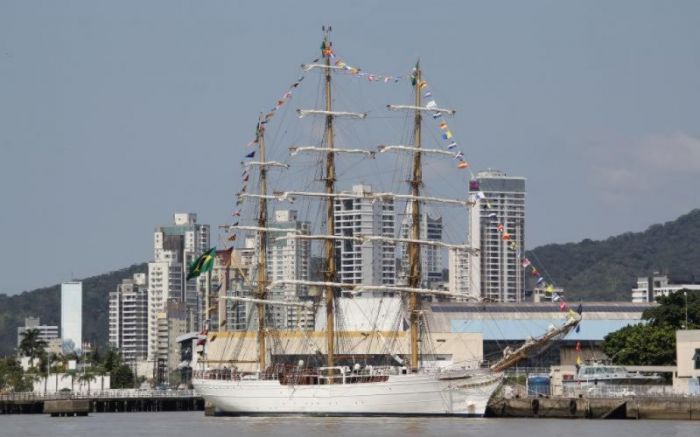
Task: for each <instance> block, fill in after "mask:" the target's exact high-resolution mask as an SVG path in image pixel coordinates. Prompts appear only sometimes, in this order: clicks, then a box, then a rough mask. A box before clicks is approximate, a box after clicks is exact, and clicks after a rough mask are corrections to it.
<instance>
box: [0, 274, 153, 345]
mask: <svg viewBox="0 0 700 437" xmlns="http://www.w3.org/2000/svg"><path fill="white" fill-rule="evenodd" d="M146 269H147V265H146V264H135V265H132V266H131V267H127V268H125V269H121V270H117V271H114V272H110V273H105V274H102V275H97V276H92V277H90V278H86V279H83V280H82V281H83V341H87V342H90V343H92V344H97V345H100V346H102V345H106V344H107V341H108V338H107V337H108V335H109V332H108V311H109V309H108V302H109V301H108V298H109V293H110V292H111V291H114V290H116V287H117V284H119V283H120V282H121V280H122V279H124V278H130V277H131V276H132V275H133V274H134V273H139V272H146ZM29 316H38V317H40V318H41V323H42V324H44V325H57V326H60V321H61V286H60V285H53V286H51V287H46V288H38V289H36V290H32V291H25V292H24V293H21V294H17V295H13V296H7V295H4V294H0V356H4V355H7V354H10V353H13V351H14V349H15V347H16V346H17V327H18V326H24V318H25V317H29Z"/></svg>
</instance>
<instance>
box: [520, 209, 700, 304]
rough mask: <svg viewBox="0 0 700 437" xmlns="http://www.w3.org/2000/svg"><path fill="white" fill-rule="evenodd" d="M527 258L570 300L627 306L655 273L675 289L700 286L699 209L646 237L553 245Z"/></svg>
mask: <svg viewBox="0 0 700 437" xmlns="http://www.w3.org/2000/svg"><path fill="white" fill-rule="evenodd" d="M528 256H529V257H530V260H531V261H532V262H533V264H535V265H536V266H537V268H538V269H540V270H541V271H544V272H546V277H547V279H551V280H553V281H554V282H555V283H556V284H557V285H558V286H562V287H564V288H565V289H566V295H567V297H568V299H569V300H572V301H573V300H579V299H582V300H625V301H628V300H629V299H630V289H632V288H634V287H635V286H636V278H637V276H645V275H648V274H650V273H653V272H655V271H658V272H661V273H665V274H668V275H669V277H670V279H671V280H672V281H673V282H676V283H681V282H683V283H689V282H691V283H692V282H697V281H700V209H695V210H693V211H691V212H690V213H688V214H685V215H683V216H681V217H679V218H678V219H676V220H674V221H670V222H667V223H664V224H663V225H653V226H651V227H649V229H647V230H646V231H644V232H637V233H631V232H628V233H625V234H622V235H618V236H616V237H610V238H608V239H607V240H602V241H591V240H583V241H581V242H580V243H569V244H549V245H546V246H541V247H538V248H536V249H534V250H532V251H531V252H530V253H529V254H528Z"/></svg>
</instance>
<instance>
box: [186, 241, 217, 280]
mask: <svg viewBox="0 0 700 437" xmlns="http://www.w3.org/2000/svg"><path fill="white" fill-rule="evenodd" d="M215 257H216V247H212V248H211V249H209V250H207V251H206V252H204V253H203V254H202V255H201V256H200V257H199V258H197V259H196V260H195V261H194V262H193V263H192V264H190V270H189V272H188V273H187V280H188V281H189V280H190V279H192V278H196V277H197V276H199V275H201V274H202V273H206V272H210V271H211V269H212V267H214V258H215Z"/></svg>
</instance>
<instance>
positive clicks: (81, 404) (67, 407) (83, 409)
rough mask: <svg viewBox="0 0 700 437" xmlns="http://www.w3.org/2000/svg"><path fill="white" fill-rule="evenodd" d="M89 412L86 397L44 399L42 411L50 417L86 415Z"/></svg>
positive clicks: (88, 403)
mask: <svg viewBox="0 0 700 437" xmlns="http://www.w3.org/2000/svg"><path fill="white" fill-rule="evenodd" d="M89 412H90V401H89V400H87V399H76V400H72V399H65V400H56V401H44V413H45V414H50V415H51V417H59V416H61V417H64V416H87V415H88V413H89Z"/></svg>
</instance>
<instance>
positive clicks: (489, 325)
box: [450, 318, 640, 341]
mask: <svg viewBox="0 0 700 437" xmlns="http://www.w3.org/2000/svg"><path fill="white" fill-rule="evenodd" d="M562 322H563V320H552V319H525V320H513V319H510V320H467V319H461V320H460V319H452V320H451V323H450V330H451V332H454V333H462V332H479V333H481V334H482V335H483V336H484V340H486V341H488V340H492V341H499V340H501V341H504V340H525V339H526V338H527V337H538V336H540V335H542V334H544V333H545V332H547V328H548V327H549V325H551V324H555V325H558V324H561V323H562ZM637 323H640V321H639V320H630V319H625V320H616V319H611V320H586V319H585V318H584V319H583V320H582V321H581V323H580V325H579V326H580V329H579V332H576V331H575V330H572V331H571V332H569V334H568V335H567V336H566V337H565V339H566V340H586V341H602V340H603V338H604V337H605V336H606V335H608V334H609V333H611V332H613V331H617V330H618V329H621V328H624V327H625V326H628V325H634V324H637Z"/></svg>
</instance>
